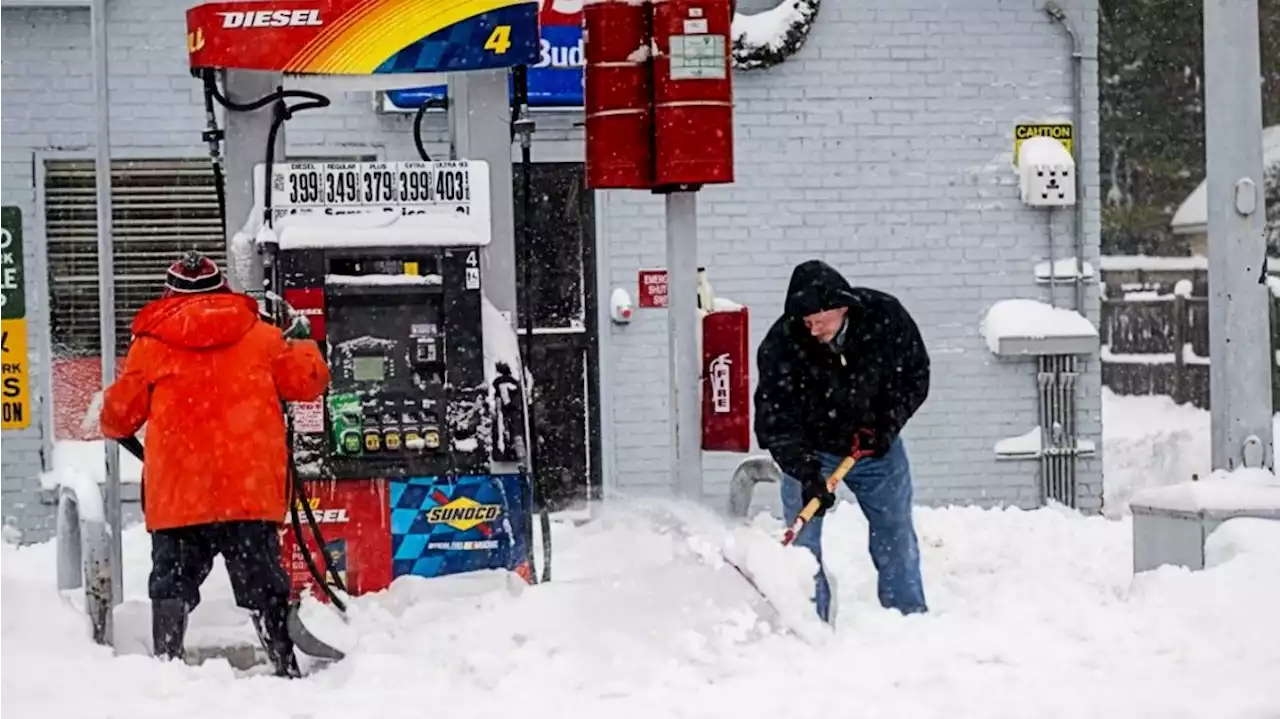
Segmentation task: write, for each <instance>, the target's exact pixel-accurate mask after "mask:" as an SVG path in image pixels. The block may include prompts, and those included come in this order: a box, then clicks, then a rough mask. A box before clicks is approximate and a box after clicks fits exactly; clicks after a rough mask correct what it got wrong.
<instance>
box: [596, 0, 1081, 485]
mask: <svg viewBox="0 0 1280 719" xmlns="http://www.w3.org/2000/svg"><path fill="white" fill-rule="evenodd" d="M1040 5H1041V2H1040V0H1012V1H1011V0H951V1H950V2H947V3H938V2H935V1H933V0H914V1H908V0H827V2H824V3H823V5H822V9H821V14H820V16H819V19H818V22H817V23H816V24H815V26H814V29H813V34H812V35H811V36H810V39H809V41H808V43H807V44H806V46H805V47H804V49H803V50H802V51H801V52H800V53H799V55H798V56H796V57H794V58H792V59H791V60H790V61H788V62H787V63H785V64H783V65H781V66H779V67H776V68H774V69H771V70H769V71H767V72H763V73H761V72H753V73H738V74H736V75H735V77H734V83H735V98H736V104H737V106H736V110H735V113H736V128H735V131H736V133H737V136H736V138H735V139H736V144H735V152H736V158H735V160H736V163H737V178H736V182H735V183H734V184H733V185H732V186H728V187H716V188H709V189H706V190H704V191H703V193H702V194H701V196H700V201H699V213H700V216H699V220H698V228H699V233H700V236H699V261H700V263H701V264H704V265H706V266H707V267H708V268H709V272H710V276H711V281H712V284H713V285H714V287H715V290H716V293H717V294H718V295H720V296H724V297H728V298H731V299H733V300H736V301H738V302H741V303H744V304H746V305H749V306H750V308H751V346H752V348H753V350H754V348H755V347H756V346H758V344H759V342H760V340H761V339H762V338H763V336H764V333H765V331H766V330H767V329H768V326H769V324H770V323H771V322H772V321H773V319H774V318H775V317H776V316H777V315H778V313H779V312H780V311H781V306H782V300H783V294H784V291H785V288H786V283H787V280H788V278H789V276H790V272H791V269H792V268H793V267H794V266H795V265H796V264H798V263H799V262H801V261H803V260H806V259H809V258H812V257H819V258H823V259H825V260H827V261H828V262H831V263H832V264H833V265H835V266H836V267H837V268H838V269H840V270H841V271H843V272H844V273H846V275H847V276H848V277H849V279H850V280H851V281H853V282H854V283H856V284H864V285H867V286H871V287H875V288H878V289H882V290H885V291H888V292H891V293H893V294H895V295H897V296H898V297H899V298H900V299H901V300H902V301H903V303H904V304H905V305H906V306H907V308H908V309H909V310H910V311H911V312H912V313H913V314H914V316H915V317H916V319H917V321H918V323H919V324H920V327H921V331H922V332H923V334H924V337H925V340H926V342H927V344H928V347H929V349H930V352H931V355H932V358H933V368H934V370H933V387H932V392H931V395H930V398H929V400H928V402H927V403H926V404H925V406H924V407H923V408H922V410H921V411H920V413H919V414H918V415H917V416H916V417H915V419H914V420H913V421H912V422H911V423H910V424H909V425H908V427H907V430H906V432H905V435H904V436H905V439H906V441H907V442H908V446H909V448H910V455H911V461H912V463H913V466H914V470H915V476H916V483H917V498H918V500H919V501H921V502H924V503H947V502H959V503H969V502H972V503H979V504H983V505H991V504H1002V503H1008V504H1016V505H1021V506H1034V505H1035V504H1036V503H1037V502H1038V499H1039V492H1038V489H1037V485H1036V470H1037V465H1036V463H1035V462H1034V461H1030V462H1028V461H997V460H996V459H995V455H994V452H993V445H994V444H995V443H996V442H997V441H999V440H1001V439H1003V438H1005V437H1009V436H1014V435H1019V434H1022V433H1023V432H1026V431H1027V430H1029V429H1031V428H1032V427H1033V426H1035V424H1036V388H1035V383H1034V371H1035V363H1034V360H1030V361H1024V362H1005V361H998V360H996V359H995V358H994V357H993V356H992V355H991V354H990V353H989V352H988V350H987V349H986V345H985V343H984V342H983V340H982V337H981V335H980V332H979V325H980V323H981V321H982V318H983V315H984V313H985V311H986V310H987V309H988V308H989V307H990V306H991V305H992V304H993V303H994V302H995V301H997V300H1000V299H1005V298H1034V299H1042V300H1047V299H1048V292H1047V289H1046V288H1044V287H1041V286H1037V285H1036V284H1035V281H1034V276H1033V268H1034V265H1035V264H1036V263H1037V262H1039V261H1043V260H1047V259H1048V251H1049V247H1048V244H1049V240H1048V235H1047V227H1046V221H1045V216H1044V214H1043V211H1041V210H1033V209H1029V208H1026V207H1025V206H1023V205H1022V204H1021V202H1020V200H1019V199H1018V188H1017V178H1016V176H1015V175H1014V174H1013V172H1012V170H1011V167H1010V162H1011V158H1012V146H1013V138H1012V133H1013V125H1014V124H1015V123H1016V122H1018V121H1023V120H1040V119H1047V118H1069V117H1070V113H1071V99H1072V98H1071V74H1070V64H1069V57H1070V43H1069V41H1068V39H1067V37H1066V36H1065V34H1064V33H1063V32H1062V30H1061V29H1060V28H1059V27H1058V26H1056V25H1054V24H1053V23H1052V22H1050V20H1049V19H1048V17H1047V16H1046V15H1045V14H1044V13H1043V11H1042V10H1040V9H1039V8H1040ZM1064 5H1065V6H1066V7H1067V9H1068V10H1069V11H1070V13H1071V17H1072V19H1073V21H1074V22H1075V23H1076V24H1077V26H1078V27H1079V28H1080V30H1081V31H1082V32H1083V33H1084V35H1085V37H1086V39H1087V47H1086V55H1087V56H1089V57H1093V56H1094V53H1095V49H1094V48H1095V37H1096V31H1095V29H1096V16H1095V8H1096V5H1095V2H1094V1H1093V0H1080V1H1078V2H1069V3H1064ZM1085 89H1086V93H1087V94H1088V99H1087V101H1086V103H1085V113H1086V118H1085V123H1084V125H1085V126H1084V128H1083V133H1082V134H1083V136H1084V146H1083V150H1084V156H1085V168H1084V174H1083V177H1085V178H1087V181H1086V184H1087V188H1086V189H1087V196H1088V205H1087V210H1088V220H1087V222H1086V229H1087V240H1086V253H1085V255H1086V259H1088V260H1091V261H1094V265H1095V267H1096V264H1097V263H1096V258H1097V255H1098V252H1099V239H1098V238H1099V220H1098V208H1099V205H1098V184H1097V171H1096V162H1097V152H1098V143H1097V138H1096V134H1095V133H1096V132H1097V102H1096V93H1097V83H1096V63H1095V61H1094V60H1092V59H1090V60H1087V61H1086V63H1085ZM601 194H602V195H604V197H602V198H601V200H600V202H599V204H600V205H601V206H602V207H601V211H602V212H603V213H604V214H605V220H604V227H605V229H606V232H607V235H608V237H609V240H610V242H609V252H610V260H609V262H610V264H609V272H610V275H611V282H612V284H613V285H614V286H623V287H627V288H628V289H629V290H631V291H632V292H633V293H634V291H635V289H634V288H635V282H636V279H635V273H636V270H637V268H639V267H653V266H661V265H662V264H663V262H664V257H665V255H664V249H663V248H664V244H663V243H664V234H663V226H664V225H663V211H662V201H661V199H660V198H656V197H651V196H648V195H646V194H644V193H635V192H608V193H601ZM1059 214H1060V215H1062V216H1061V217H1058V218H1056V221H1055V223H1054V231H1055V245H1056V249H1057V251H1058V252H1059V254H1058V256H1059V257H1062V256H1064V255H1062V254H1061V253H1062V252H1063V250H1064V249H1065V248H1067V247H1068V246H1069V244H1068V243H1069V242H1070V238H1071V234H1070V233H1071V226H1072V225H1071V223H1072V218H1071V217H1070V211H1069V210H1068V211H1066V212H1060V213H1059ZM1058 298H1059V302H1061V303H1066V302H1069V301H1070V299H1069V294H1068V293H1067V292H1066V291H1064V290H1063V289H1061V288H1060V289H1059V291H1058ZM1098 307H1099V304H1098V296H1097V292H1096V288H1094V287H1092V286H1091V287H1089V290H1088V293H1087V303H1086V316H1088V317H1089V318H1090V319H1091V320H1093V321H1094V322H1095V323H1096V322H1097V319H1098ZM612 345H613V346H612V350H611V357H610V359H611V361H612V377H613V389H614V396H613V419H614V427H615V430H614V431H615V440H614V447H615V452H616V456H615V470H616V477H615V479H616V483H615V487H616V488H617V489H619V490H622V491H656V490H661V489H664V488H665V487H666V486H668V482H669V474H668V471H667V465H666V452H667V448H668V438H667V427H666V422H665V420H666V409H665V406H666V395H665V393H663V392H658V391H655V388H658V387H662V386H664V382H665V377H666V317H665V311H661V310H643V311H640V312H638V313H637V316H636V318H635V319H634V320H633V322H632V323H631V325H630V326H625V327H620V328H619V327H615V328H614V329H613V332H612ZM754 370H755V368H754V367H753V387H754V375H755V371H754ZM1082 385H1083V386H1082V387H1081V392H1080V397H1081V408H1082V413H1081V421H1082V425H1081V434H1082V436H1083V437H1085V438H1088V439H1092V440H1093V441H1095V442H1096V443H1097V444H1098V445H1099V447H1100V446H1101V441H1100V436H1099V435H1100V433H1101V405H1100V392H1101V377H1100V365H1099V362H1098V360H1097V358H1096V357H1093V358H1090V360H1089V362H1088V363H1087V364H1086V366H1085V376H1084V378H1083V383H1082ZM739 459H740V457H739V456H735V455H718V454H707V455H706V456H705V461H704V466H705V467H706V468H707V490H708V492H709V493H711V494H713V495H716V496H719V495H722V494H723V492H724V483H725V482H726V481H727V479H728V477H729V475H730V472H731V471H732V467H733V466H734V464H736V462H737V461H738V460H739ZM1081 483H1082V493H1083V494H1084V495H1085V497H1084V499H1083V502H1082V503H1083V505H1084V506H1085V507H1088V508H1090V509H1096V508H1097V507H1098V506H1099V505H1100V501H1101V499H1100V497H1101V490H1102V480H1101V461H1100V458H1096V459H1093V460H1090V461H1086V462H1084V463H1083V466H1082V467H1081Z"/></svg>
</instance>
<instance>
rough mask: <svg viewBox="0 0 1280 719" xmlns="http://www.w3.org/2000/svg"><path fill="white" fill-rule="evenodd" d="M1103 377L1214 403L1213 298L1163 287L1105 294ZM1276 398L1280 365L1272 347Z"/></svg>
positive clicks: (1116, 388) (1278, 311)
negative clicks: (1211, 356) (1211, 392)
mask: <svg viewBox="0 0 1280 719" xmlns="http://www.w3.org/2000/svg"><path fill="white" fill-rule="evenodd" d="M1270 324H1271V345H1272V348H1275V347H1277V346H1280V342H1278V341H1277V339H1278V338H1280V302H1277V300H1276V298H1275V297H1272V301H1271V323H1270ZM1099 334H1100V335H1101V340H1102V383H1103V384H1104V385H1105V386H1106V387H1108V388H1109V389H1111V391H1113V392H1115V393H1116V394H1122V395H1130V394H1139V395H1141V394H1163V395H1168V396H1170V397H1172V398H1173V400H1174V401H1175V402H1179V403H1182V402H1190V403H1192V404H1194V405H1195V406H1197V407H1201V408H1205V409H1207V408H1208V407H1209V401H1210V400H1209V298H1208V297H1205V296H1198V297H1197V296H1182V295H1178V294H1173V293H1168V294H1163V293H1160V292H1159V290H1154V291H1149V292H1141V293H1139V294H1136V295H1134V294H1131V295H1129V296H1128V297H1126V298H1124V299H1103V300H1102V316H1101V326H1100V327H1099ZM1271 360H1272V361H1271V387H1272V397H1273V400H1272V403H1273V405H1274V404H1275V399H1274V398H1275V397H1277V396H1280V391H1277V387H1278V386H1280V371H1278V370H1277V366H1276V361H1275V353H1274V350H1273V352H1272V353H1271Z"/></svg>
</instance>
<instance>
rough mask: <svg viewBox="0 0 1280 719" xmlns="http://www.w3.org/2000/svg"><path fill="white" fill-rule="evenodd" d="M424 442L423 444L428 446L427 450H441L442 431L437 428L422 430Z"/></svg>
mask: <svg viewBox="0 0 1280 719" xmlns="http://www.w3.org/2000/svg"><path fill="white" fill-rule="evenodd" d="M422 440H423V444H425V445H426V447H427V449H439V448H440V430H438V429H436V428H435V427H426V428H424V429H423V430H422Z"/></svg>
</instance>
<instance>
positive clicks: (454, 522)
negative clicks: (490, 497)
mask: <svg viewBox="0 0 1280 719" xmlns="http://www.w3.org/2000/svg"><path fill="white" fill-rule="evenodd" d="M500 514H502V507H501V506H500V505H497V504H480V503H479V502H477V501H476V500H474V499H471V498H470V497H460V498H458V499H455V500H453V501H452V502H450V503H448V504H442V505H440V506H439V507H432V508H431V509H428V510H427V523H429V524H447V525H449V526H450V527H453V528H454V529H456V530H458V531H459V532H465V531H466V530H468V529H471V528H472V527H476V526H479V525H481V524H485V523H488V522H492V521H493V520H495V519H497V518H498V515H500Z"/></svg>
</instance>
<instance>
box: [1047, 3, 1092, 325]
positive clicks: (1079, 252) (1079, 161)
mask: <svg viewBox="0 0 1280 719" xmlns="http://www.w3.org/2000/svg"><path fill="white" fill-rule="evenodd" d="M1044 11H1045V12H1046V13H1047V14H1048V15H1049V17H1051V18H1053V21H1054V22H1056V23H1058V24H1059V25H1061V26H1062V29H1063V30H1065V31H1066V33H1067V35H1068V36H1070V37H1071V101H1072V123H1073V127H1072V139H1071V159H1072V160H1073V161H1075V163H1076V171H1075V185H1076V207H1075V209H1076V213H1075V214H1076V218H1075V252H1076V272H1075V279H1074V287H1075V297H1074V299H1075V310H1076V311H1077V312H1079V313H1080V314H1082V315H1083V314H1084V230H1085V202H1084V172H1083V169H1084V151H1083V145H1084V48H1083V43H1082V41H1081V40H1080V35H1079V33H1077V32H1076V29H1075V26H1074V25H1072V24H1071V21H1070V20H1068V19H1067V14H1066V12H1064V11H1063V10H1062V8H1061V7H1060V6H1059V5H1058V4H1057V3H1056V2H1052V0H1050V2H1047V3H1045V5H1044ZM1055 270H1056V268H1053V267H1050V268H1049V272H1050V276H1053V273H1054V272H1055Z"/></svg>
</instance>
